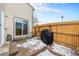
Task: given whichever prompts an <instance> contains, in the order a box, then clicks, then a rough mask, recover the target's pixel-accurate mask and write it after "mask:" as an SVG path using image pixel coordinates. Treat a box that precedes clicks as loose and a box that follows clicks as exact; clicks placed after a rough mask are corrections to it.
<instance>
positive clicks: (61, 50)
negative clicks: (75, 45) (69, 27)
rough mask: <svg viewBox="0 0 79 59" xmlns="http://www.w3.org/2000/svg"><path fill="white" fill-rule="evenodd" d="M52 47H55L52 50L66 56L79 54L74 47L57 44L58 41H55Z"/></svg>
mask: <svg viewBox="0 0 79 59" xmlns="http://www.w3.org/2000/svg"><path fill="white" fill-rule="evenodd" d="M52 48H53V49H52V50H53V51H54V52H56V53H59V54H61V55H64V56H76V55H77V54H76V52H75V51H73V50H72V49H70V48H67V47H64V46H62V45H59V44H56V43H54V45H52Z"/></svg>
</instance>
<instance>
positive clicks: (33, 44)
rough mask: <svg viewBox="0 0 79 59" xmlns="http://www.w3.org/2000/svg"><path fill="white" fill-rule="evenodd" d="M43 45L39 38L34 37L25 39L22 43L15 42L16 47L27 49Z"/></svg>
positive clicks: (39, 47) (38, 47)
mask: <svg viewBox="0 0 79 59" xmlns="http://www.w3.org/2000/svg"><path fill="white" fill-rule="evenodd" d="M45 46H46V44H44V43H43V42H42V41H41V40H38V39H36V37H35V38H32V39H30V40H27V41H26V42H25V43H23V44H17V47H23V48H29V49H41V48H43V47H45Z"/></svg>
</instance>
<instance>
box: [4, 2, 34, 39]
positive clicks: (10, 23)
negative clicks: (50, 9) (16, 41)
mask: <svg viewBox="0 0 79 59" xmlns="http://www.w3.org/2000/svg"><path fill="white" fill-rule="evenodd" d="M4 9H5V14H6V16H5V39H6V38H7V34H10V35H12V39H13V38H14V36H15V35H14V34H15V33H14V18H15V17H17V18H23V19H24V20H26V21H28V28H29V29H28V33H30V32H32V14H33V8H32V7H30V6H29V5H28V4H26V3H13V4H12V3H6V4H5V6H4ZM28 35H29V34H28ZM28 35H27V36H28ZM24 36H26V35H24ZM24 36H23V35H20V36H18V37H24ZM15 38H16V37H15Z"/></svg>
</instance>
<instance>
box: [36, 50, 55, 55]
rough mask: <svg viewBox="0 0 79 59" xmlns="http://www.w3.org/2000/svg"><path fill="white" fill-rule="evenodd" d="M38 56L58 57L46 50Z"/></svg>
mask: <svg viewBox="0 0 79 59" xmlns="http://www.w3.org/2000/svg"><path fill="white" fill-rule="evenodd" d="M37 56H56V55H54V54H52V53H50V52H49V50H45V51H44V52H41V53H40V54H38V55H37Z"/></svg>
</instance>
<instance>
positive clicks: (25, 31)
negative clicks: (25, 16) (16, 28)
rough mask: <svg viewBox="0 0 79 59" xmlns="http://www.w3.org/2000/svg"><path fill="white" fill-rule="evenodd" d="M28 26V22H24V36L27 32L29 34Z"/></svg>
mask: <svg viewBox="0 0 79 59" xmlns="http://www.w3.org/2000/svg"><path fill="white" fill-rule="evenodd" d="M27 29H28V25H27V22H26V21H24V22H23V34H24V35H25V34H27V32H28V30H27Z"/></svg>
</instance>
